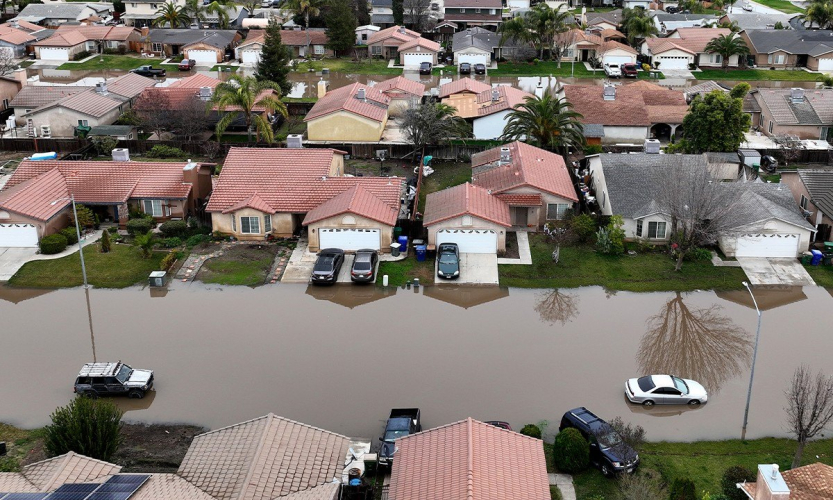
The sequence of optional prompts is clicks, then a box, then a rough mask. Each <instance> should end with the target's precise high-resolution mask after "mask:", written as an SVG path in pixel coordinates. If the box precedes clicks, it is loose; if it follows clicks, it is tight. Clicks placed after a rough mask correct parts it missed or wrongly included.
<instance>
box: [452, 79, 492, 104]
mask: <svg viewBox="0 0 833 500" xmlns="http://www.w3.org/2000/svg"><path fill="white" fill-rule="evenodd" d="M491 88H492V86H491V85H489V84H488V83H483V82H479V81H477V80H473V79H471V78H468V77H466V78H460V79H459V80H454V81H453V82H449V83H445V84H443V85H440V99H442V98H443V97H448V96H450V95H452V94H458V93H460V92H471V93H474V94H479V93H480V92H483V91H485V90H490V89H491Z"/></svg>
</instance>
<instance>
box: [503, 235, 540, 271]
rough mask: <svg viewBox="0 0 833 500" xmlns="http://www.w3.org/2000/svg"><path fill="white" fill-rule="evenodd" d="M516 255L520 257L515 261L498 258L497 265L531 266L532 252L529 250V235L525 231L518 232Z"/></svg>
mask: <svg viewBox="0 0 833 500" xmlns="http://www.w3.org/2000/svg"><path fill="white" fill-rule="evenodd" d="M515 234H516V235H518V253H519V254H520V257H519V258H517V259H507V258H502V257H501V258H498V260H497V263H498V264H524V265H527V266H531V265H532V252H531V251H530V250H529V234H528V233H527V232H526V231H518V232H516V233H515Z"/></svg>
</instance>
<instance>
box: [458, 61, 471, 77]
mask: <svg viewBox="0 0 833 500" xmlns="http://www.w3.org/2000/svg"><path fill="white" fill-rule="evenodd" d="M460 74H461V75H470V74H471V63H460Z"/></svg>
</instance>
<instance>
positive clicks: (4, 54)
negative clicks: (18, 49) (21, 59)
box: [0, 50, 17, 76]
mask: <svg viewBox="0 0 833 500" xmlns="http://www.w3.org/2000/svg"><path fill="white" fill-rule="evenodd" d="M15 68H17V63H16V62H15V60H14V56H13V55H12V51H11V50H0V76H3V75H8V74H9V73H11V72H12V71H13V70H14V69H15Z"/></svg>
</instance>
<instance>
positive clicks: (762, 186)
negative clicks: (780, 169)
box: [726, 182, 815, 230]
mask: <svg viewBox="0 0 833 500" xmlns="http://www.w3.org/2000/svg"><path fill="white" fill-rule="evenodd" d="M726 187H727V188H728V189H736V190H738V197H737V202H736V203H735V205H734V206H733V207H732V212H733V215H734V218H735V222H736V224H737V226H736V227H741V226H749V225H755V224H757V223H761V222H765V221H767V220H770V219H779V220H782V221H784V222H787V223H789V224H793V225H796V226H798V227H802V228H805V229H810V230H815V228H814V227H813V226H812V225H811V224H810V223H809V222H807V221H806V220H805V219H804V217H803V216H802V215H801V212H800V211H799V208H798V204H797V203H796V202H795V198H793V195H792V193H791V192H790V190H789V188H788V187H787V186H785V185H783V184H770V183H767V182H735V183H730V184H726Z"/></svg>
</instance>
